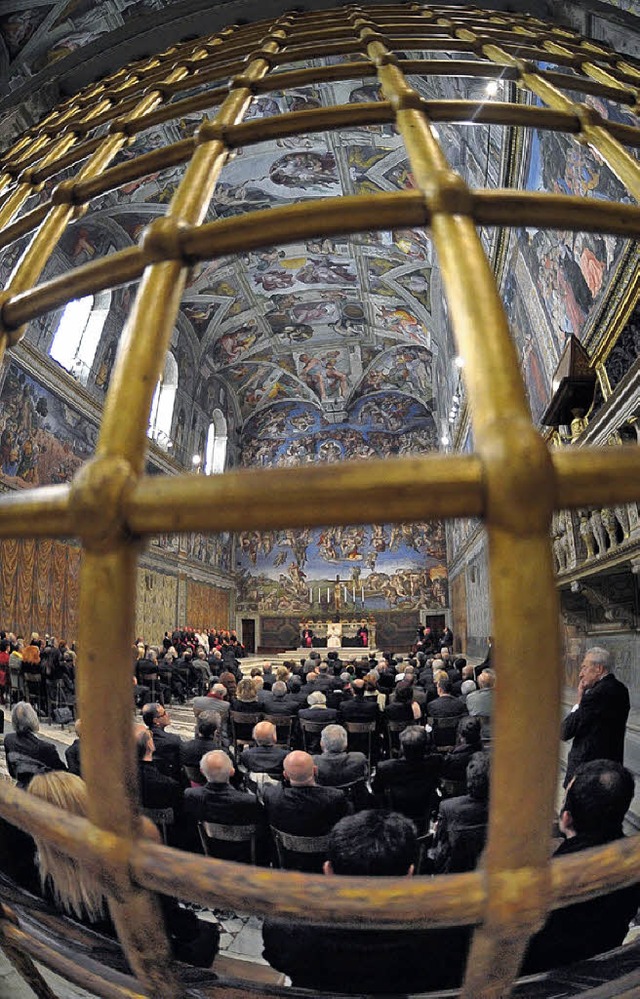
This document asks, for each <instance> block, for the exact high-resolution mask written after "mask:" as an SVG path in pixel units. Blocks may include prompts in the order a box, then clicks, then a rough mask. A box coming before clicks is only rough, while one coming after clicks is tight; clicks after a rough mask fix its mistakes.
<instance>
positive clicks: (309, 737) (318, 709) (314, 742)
mask: <svg viewBox="0 0 640 999" xmlns="http://www.w3.org/2000/svg"><path fill="white" fill-rule="evenodd" d="M307 703H308V705H309V707H308V708H300V710H299V711H298V719H299V720H300V721H301V722H302V721H310V722H314V723H316V722H317V723H319V724H321V725H331V724H332V723H333V722H336V721H337V720H338V712H337V711H336V709H335V708H328V707H327V698H326V695H325V694H323V692H322V691H321V690H314V691H312V692H311V693H310V694H309V696H308V698H307ZM304 744H305V745H306V747H307V749H308V751H309V752H310V753H317V752H319V751H320V734H319V733H317V732H307V733H306V736H305V740H304Z"/></svg>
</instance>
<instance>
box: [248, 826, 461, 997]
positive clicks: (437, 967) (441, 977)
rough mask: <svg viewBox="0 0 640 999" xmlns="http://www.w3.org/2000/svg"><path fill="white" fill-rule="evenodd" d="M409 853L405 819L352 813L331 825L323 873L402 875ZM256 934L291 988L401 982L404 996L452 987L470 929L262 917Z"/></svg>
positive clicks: (376, 989) (369, 987)
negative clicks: (374, 926) (364, 926)
mask: <svg viewBox="0 0 640 999" xmlns="http://www.w3.org/2000/svg"><path fill="white" fill-rule="evenodd" d="M416 852H417V841H416V830H415V826H414V825H413V823H412V822H410V821H409V819H407V818H405V817H404V816H402V815H397V814H395V813H393V812H384V811H383V812H379V811H371V810H370V811H364V812H358V813H357V814H356V815H352V816H347V817H346V818H343V819H342V820H341V821H340V822H338V823H337V825H336V826H335V827H334V828H333V830H332V832H331V836H330V840H329V848H328V851H327V860H326V862H325V865H324V873H325V875H326V876H328V877H332V876H336V875H337V876H343V875H350V876H356V877H358V876H364V877H407V876H411V875H412V874H413V870H414V862H415V857H416ZM380 915H381V916H384V913H380ZM262 939H263V943H264V950H263V957H264V958H265V959H266V960H267V961H268V962H269V964H271V966H272V967H274V968H277V969H278V970H279V971H282V972H284V973H285V974H286V975H288V976H289V978H291V981H292V983H293V985H294V986H296V987H298V988H306V989H311V990H313V992H314V993H318V992H327V993H334V992H338V993H343V992H346V993H358V994H362V993H391V992H392V993H394V994H395V993H397V991H398V988H399V987H400V988H401V990H402V992H403V994H404V993H405V992H422V991H424V990H426V989H438V988H439V989H446V988H453V987H455V986H456V985H459V983H460V979H461V977H462V971H463V968H464V963H465V960H466V953H467V949H468V946H469V939H470V931H469V928H468V927H454V928H451V929H445V930H413V929H406V928H402V929H398V930H388V929H385V930H378V929H359V928H358V929H356V928H346V927H343V926H330V925H309V924H306V923H300V922H299V921H298V922H295V923H292V922H288V921H287V920H285V919H266V920H265V922H264V925H263V928H262ZM400 983H401V984H400Z"/></svg>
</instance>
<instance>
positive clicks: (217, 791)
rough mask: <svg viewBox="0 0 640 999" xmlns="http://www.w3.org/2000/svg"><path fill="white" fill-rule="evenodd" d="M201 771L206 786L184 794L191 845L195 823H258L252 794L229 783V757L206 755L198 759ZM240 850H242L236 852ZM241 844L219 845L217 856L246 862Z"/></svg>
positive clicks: (220, 753) (231, 770)
mask: <svg viewBox="0 0 640 999" xmlns="http://www.w3.org/2000/svg"><path fill="white" fill-rule="evenodd" d="M200 770H201V771H202V774H203V775H204V777H205V779H206V781H207V783H206V784H205V785H204V786H203V787H191V788H188V789H187V790H186V791H185V793H184V815H185V819H186V820H187V822H188V823H190V824H191V831H192V836H191V837H190V842H191V843H195V842H196V836H194V835H193V833H195V828H196V823H197V822H219V823H221V824H223V825H230V826H242V825H252V824H253V823H258V824H259V823H260V821H261V817H262V809H261V807H260V804H259V802H258V800H257V798H256V796H255V795H254V794H248V793H247V792H246V791H236V789H235V788H234V787H231V784H230V783H229V782H230V780H231V778H232V777H233V775H234V773H235V770H234V766H233V763H232V762H231V760H230V758H229V757H228V756H227V754H226V753H224V752H223V751H222V750H221V749H214V750H212V752H210V753H206V754H205V755H204V756H203V757H202V759H201V760H200ZM239 848H241V849H239ZM245 853H246V850H244V848H243V844H242V843H222V842H219V843H218V847H217V849H216V856H217V857H220V858H222V859H224V860H240V859H246V857H245Z"/></svg>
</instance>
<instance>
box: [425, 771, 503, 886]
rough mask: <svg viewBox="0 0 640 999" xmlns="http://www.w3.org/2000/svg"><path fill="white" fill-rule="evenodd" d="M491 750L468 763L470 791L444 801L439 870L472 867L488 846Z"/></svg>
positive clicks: (435, 859) (437, 849)
mask: <svg viewBox="0 0 640 999" xmlns="http://www.w3.org/2000/svg"><path fill="white" fill-rule="evenodd" d="M489 764H490V758H489V753H474V754H473V756H472V757H471V759H470V760H469V763H468V764H467V793H466V794H465V795H462V796H460V797H457V798H448V799H447V800H446V801H443V802H442V803H441V805H440V812H439V814H438V824H437V827H436V835H435V842H434V850H433V868H434V872H435V873H436V874H453V873H455V872H460V871H472V870H474V868H475V867H476V864H477V863H478V860H479V859H480V854H481V853H482V851H483V850H484V845H485V841H486V838H487V822H488V819H489Z"/></svg>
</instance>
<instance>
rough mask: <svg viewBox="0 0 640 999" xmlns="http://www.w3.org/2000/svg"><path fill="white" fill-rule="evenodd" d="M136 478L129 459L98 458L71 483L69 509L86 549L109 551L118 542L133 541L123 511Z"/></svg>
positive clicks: (81, 470) (88, 464)
mask: <svg viewBox="0 0 640 999" xmlns="http://www.w3.org/2000/svg"><path fill="white" fill-rule="evenodd" d="M135 483H136V477H135V475H134V473H133V471H132V469H131V465H130V464H129V462H128V461H127V460H126V459H125V458H120V457H116V456H113V457H112V456H104V457H100V456H96V457H94V458H91V459H90V460H89V461H88V462H87V463H86V464H85V465H83V466H82V467H81V468H80V469H79V471H78V473H77V475H76V476H75V477H74V478H73V479H72V481H71V493H70V496H69V506H70V508H71V510H72V511H73V515H74V523H76V524H77V526H78V533H79V534H80V535H81V536H82V538H83V541H84V544H85V546H86V547H87V548H88V549H91V550H93V551H96V550H108V549H109V548H110V547H113V543H114V541H116V540H118V539H121V538H125V537H130V532H129V531H128V530H127V528H126V524H125V520H124V516H123V513H122V511H123V509H124V501H125V499H126V496H127V495H128V493H129V492H130V491H131V489H133V487H134V485H135Z"/></svg>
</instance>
